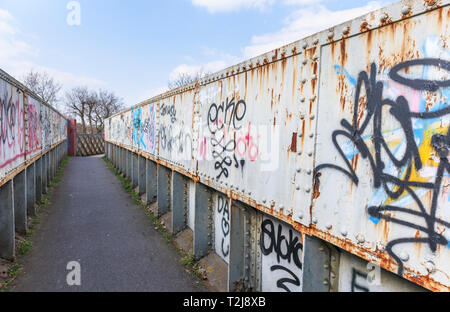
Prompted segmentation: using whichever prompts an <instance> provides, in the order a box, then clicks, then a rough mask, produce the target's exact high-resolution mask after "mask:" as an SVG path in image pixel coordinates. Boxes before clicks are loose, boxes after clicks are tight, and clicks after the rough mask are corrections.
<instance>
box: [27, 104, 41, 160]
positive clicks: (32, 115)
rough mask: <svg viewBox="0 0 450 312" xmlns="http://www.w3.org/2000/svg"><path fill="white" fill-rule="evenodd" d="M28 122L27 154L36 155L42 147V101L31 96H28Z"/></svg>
mask: <svg viewBox="0 0 450 312" xmlns="http://www.w3.org/2000/svg"><path fill="white" fill-rule="evenodd" d="M27 124H28V145H27V156H30V157H34V156H35V155H37V154H38V153H40V151H41V148H42V135H41V103H40V102H39V101H37V100H35V99H34V98H33V97H31V96H27Z"/></svg>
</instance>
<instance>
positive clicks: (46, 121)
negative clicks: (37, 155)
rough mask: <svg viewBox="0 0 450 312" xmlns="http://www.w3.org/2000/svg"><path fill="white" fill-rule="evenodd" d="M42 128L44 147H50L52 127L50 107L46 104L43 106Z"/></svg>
mask: <svg viewBox="0 0 450 312" xmlns="http://www.w3.org/2000/svg"><path fill="white" fill-rule="evenodd" d="M41 130H42V147H43V148H48V147H50V145H51V142H52V138H51V134H52V129H51V124H50V109H49V108H48V107H46V106H42V107H41Z"/></svg>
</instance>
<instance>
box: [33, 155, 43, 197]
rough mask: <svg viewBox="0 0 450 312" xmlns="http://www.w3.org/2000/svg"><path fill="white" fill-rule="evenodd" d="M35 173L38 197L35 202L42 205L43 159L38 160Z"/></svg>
mask: <svg viewBox="0 0 450 312" xmlns="http://www.w3.org/2000/svg"><path fill="white" fill-rule="evenodd" d="M34 164H35V168H34V173H35V175H36V187H35V189H36V197H35V202H36V203H40V202H41V198H42V158H39V159H38V160H36V162H35V163H34Z"/></svg>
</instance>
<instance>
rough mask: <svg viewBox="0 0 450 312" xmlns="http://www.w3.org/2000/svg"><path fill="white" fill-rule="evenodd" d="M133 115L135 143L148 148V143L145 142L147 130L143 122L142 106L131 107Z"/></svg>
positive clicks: (139, 146)
mask: <svg viewBox="0 0 450 312" xmlns="http://www.w3.org/2000/svg"><path fill="white" fill-rule="evenodd" d="M131 116H132V118H133V145H135V146H137V147H138V148H144V149H147V145H146V144H145V142H144V134H145V131H144V124H143V123H142V107H139V108H136V109H131Z"/></svg>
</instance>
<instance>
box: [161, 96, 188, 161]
mask: <svg viewBox="0 0 450 312" xmlns="http://www.w3.org/2000/svg"><path fill="white" fill-rule="evenodd" d="M160 114H161V116H163V117H164V116H169V122H168V123H163V124H162V125H161V126H160V130H159V134H160V136H159V138H160V144H161V148H162V149H163V150H166V151H168V152H169V153H170V154H172V153H174V154H173V155H171V156H172V157H174V158H176V157H183V156H184V157H186V158H185V159H190V153H191V148H192V135H191V134H190V132H189V129H190V127H186V125H185V123H184V121H183V120H181V121H180V122H178V123H177V121H178V119H177V111H176V110H175V107H174V106H173V105H170V106H167V105H164V104H162V105H161V109H160Z"/></svg>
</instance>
